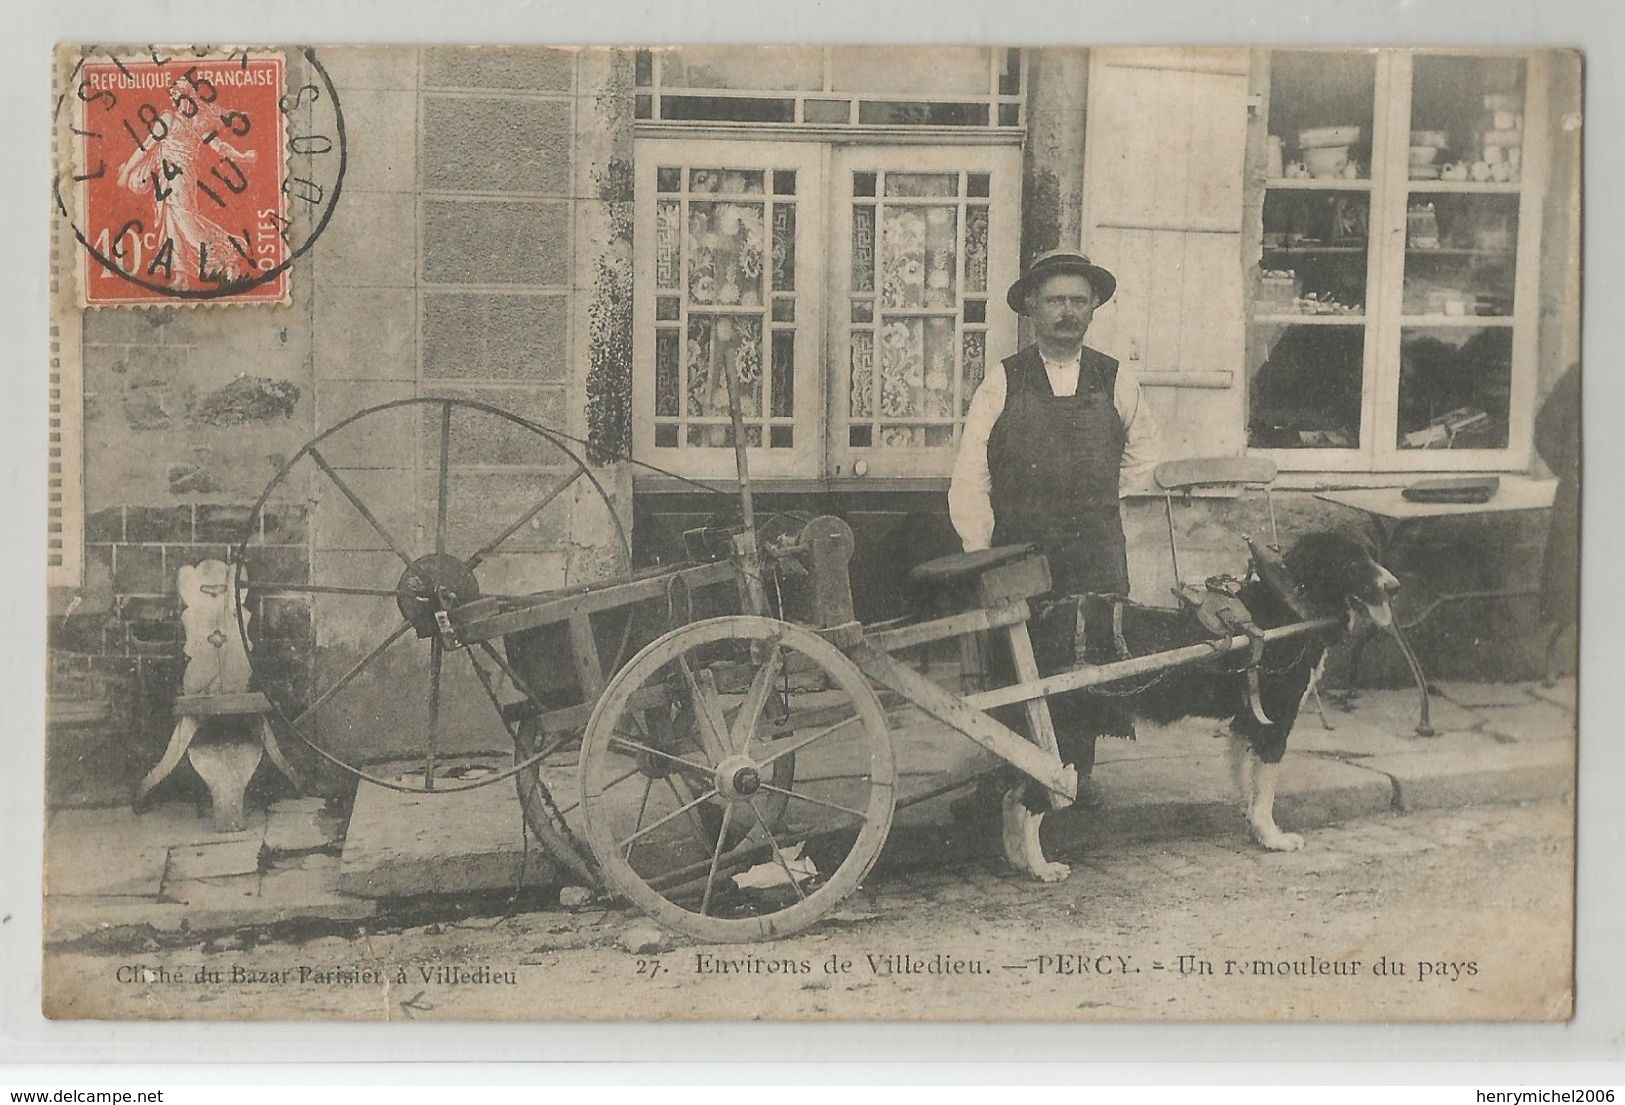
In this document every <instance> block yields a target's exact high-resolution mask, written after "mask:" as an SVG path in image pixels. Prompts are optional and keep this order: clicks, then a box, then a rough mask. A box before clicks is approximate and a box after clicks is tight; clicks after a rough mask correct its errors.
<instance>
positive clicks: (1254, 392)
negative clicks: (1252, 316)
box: [1247, 323, 1365, 449]
mask: <svg viewBox="0 0 1625 1105" xmlns="http://www.w3.org/2000/svg"><path fill="white" fill-rule="evenodd" d="M1250 338H1251V345H1252V351H1251V353H1250V354H1249V360H1248V363H1249V365H1251V366H1252V367H1251V369H1250V371H1249V372H1248V377H1247V406H1248V420H1247V444H1248V445H1250V446H1253V447H1254V448H1263V449H1355V448H1358V447H1359V444H1360V407H1361V402H1360V381H1361V376H1362V361H1363V358H1364V352H1365V327H1364V326H1363V325H1359V324H1347V323H1331V324H1322V325H1308V324H1301V323H1291V324H1277V323H1257V324H1255V325H1254V326H1253V327H1252V333H1251V335H1250Z"/></svg>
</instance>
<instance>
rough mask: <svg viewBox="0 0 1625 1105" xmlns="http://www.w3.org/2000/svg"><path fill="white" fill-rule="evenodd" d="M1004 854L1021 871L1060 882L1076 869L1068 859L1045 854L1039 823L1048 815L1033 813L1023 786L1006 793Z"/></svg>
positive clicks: (1004, 805)
mask: <svg viewBox="0 0 1625 1105" xmlns="http://www.w3.org/2000/svg"><path fill="white" fill-rule="evenodd" d="M1003 807H1004V808H1003V814H1004V816H1003V821H1004V826H1003V827H1004V833H1003V843H1004V858H1005V860H1006V861H1007V862H1008V863H1009V864H1010V866H1011V867H1014V868H1015V869H1016V870H1017V871H1024V872H1026V873H1027V874H1029V875H1031V876H1032V877H1033V878H1035V879H1037V880H1038V881H1039V882H1060V881H1061V880H1062V879H1064V878H1066V877H1067V876H1068V875H1070V874H1071V873H1072V868H1070V867H1068V866H1067V865H1066V864H1064V863H1052V862H1051V861H1049V860H1047V859H1045V858H1044V848H1043V845H1042V844H1041V843H1040V842H1039V839H1038V829H1039V826H1040V825H1042V824H1043V821H1044V815H1043V814H1038V813H1033V812H1032V811H1030V810H1028V809H1027V807H1026V806H1025V805H1023V804H1022V795H1021V792H1020V790H1012V791H1010V792H1008V793H1006V794H1005V796H1004V802H1003Z"/></svg>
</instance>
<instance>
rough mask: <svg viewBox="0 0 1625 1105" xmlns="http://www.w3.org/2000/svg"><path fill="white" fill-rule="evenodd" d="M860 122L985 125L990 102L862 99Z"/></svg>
mask: <svg viewBox="0 0 1625 1105" xmlns="http://www.w3.org/2000/svg"><path fill="white" fill-rule="evenodd" d="M858 122H860V123H865V124H868V125H872V126H889V127H985V126H987V104H985V103H982V104H967V103H942V102H940V101H932V102H926V101H914V100H863V101H861V102H860V103H859V104H858Z"/></svg>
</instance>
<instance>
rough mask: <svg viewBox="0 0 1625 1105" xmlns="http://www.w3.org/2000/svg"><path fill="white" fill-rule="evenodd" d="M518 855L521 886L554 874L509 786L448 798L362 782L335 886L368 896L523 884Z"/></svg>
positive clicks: (460, 891)
mask: <svg viewBox="0 0 1625 1105" xmlns="http://www.w3.org/2000/svg"><path fill="white" fill-rule="evenodd" d="M561 787H562V784H561ZM560 793H568V791H567V790H564V789H561V790H560ZM522 861H523V862H524V865H525V866H524V871H523V881H524V883H525V884H526V885H539V884H545V883H548V882H551V881H552V880H553V879H554V878H555V877H556V873H557V868H556V865H555V864H554V863H553V862H552V860H550V859H549V858H548V857H547V855H546V854H545V853H544V852H542V851H541V850H540V848H539V847H537V845H536V844H535V842H531V843H530V844H529V846H528V848H527V845H526V842H525V839H524V834H523V831H522V829H521V822H520V811H519V803H518V800H517V799H516V798H515V796H514V789H513V785H512V784H507V785H501V784H499V785H496V786H489V787H480V788H479V789H477V790H470V791H467V792H466V793H463V794H458V795H456V796H455V797H448V796H446V795H436V794H421V793H411V794H403V793H399V792H396V791H391V790H385V789H384V788H383V787H379V786H374V785H373V784H371V783H366V782H363V783H362V784H361V785H360V786H359V787H358V788H357V790H356V797H355V806H354V808H353V809H352V811H351V814H350V825H349V829H348V831H347V832H346V833H345V839H344V853H343V856H342V857H341V860H340V866H339V877H338V889H339V890H340V891H342V892H344V893H346V894H355V895H359V896H361V897H366V898H393V897H417V896H419V895H426V894H464V893H469V892H477V891H485V890H511V889H513V887H514V886H516V885H518V883H519V882H520V878H521V870H520V864H521V862H522Z"/></svg>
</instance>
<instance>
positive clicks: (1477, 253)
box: [1405, 246, 1517, 261]
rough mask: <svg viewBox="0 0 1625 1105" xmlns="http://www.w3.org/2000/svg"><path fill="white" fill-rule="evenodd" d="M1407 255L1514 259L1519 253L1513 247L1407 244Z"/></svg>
mask: <svg viewBox="0 0 1625 1105" xmlns="http://www.w3.org/2000/svg"><path fill="white" fill-rule="evenodd" d="M1405 256H1406V257H1505V258H1506V259H1507V260H1508V261H1511V260H1514V259H1515V258H1516V257H1517V253H1516V251H1515V250H1512V249H1473V248H1471V247H1468V246H1440V247H1439V248H1437V249H1430V248H1428V247H1426V246H1406V247H1405Z"/></svg>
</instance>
